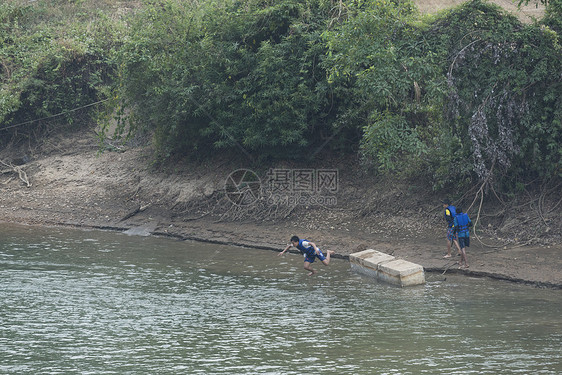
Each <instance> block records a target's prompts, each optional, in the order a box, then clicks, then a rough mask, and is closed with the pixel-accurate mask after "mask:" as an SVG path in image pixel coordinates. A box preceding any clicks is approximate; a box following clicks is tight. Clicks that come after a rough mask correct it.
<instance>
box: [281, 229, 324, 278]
mask: <svg viewBox="0 0 562 375" xmlns="http://www.w3.org/2000/svg"><path fill="white" fill-rule="evenodd" d="M292 246H294V247H296V248H297V249H299V251H300V252H301V254H303V255H304V269H305V270H307V271H309V274H308V276H312V275H314V274H315V273H316V270H314V269H313V268H312V263H314V259H315V258H318V259H320V261H321V262H322V263H323V264H324V265H325V266H327V265H328V264H330V256H331V255H332V254H334V251H332V250H328V251H327V255H326V256H324V253H322V251H320V249H319V248H318V246H316V244H315V243H314V242H311V241H307V240H301V239H299V237H298V236H293V237H291V243H290V244H289V245H287V247H286V248H285V250H283V251H282V252H280V253H279V254H278V255H279V256H281V255H283V254H284V253H285V252H286V251H287V250H289V249H290V248H291V247H292Z"/></svg>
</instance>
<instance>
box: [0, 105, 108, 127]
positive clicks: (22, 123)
mask: <svg viewBox="0 0 562 375" xmlns="http://www.w3.org/2000/svg"><path fill="white" fill-rule="evenodd" d="M108 100H109V99H103V100H100V101H97V102H95V103H90V104H86V105H83V106H81V107H77V108H73V109H69V110H68V111H64V112H60V113H57V114H54V115H51V116H46V117H42V118H38V119H35V120H29V121H25V122H20V123H19V124H14V125H10V126H5V127H3V128H0V131H1V130H8V129H13V128H18V127H20V126H24V125H29V124H33V123H34V122H38V121H43V120H50V119H52V118H55V117H59V116H63V115H66V114H68V113H72V112H76V111H79V110H81V109H84V108H88V107H93V106H95V105H98V104H100V103H104V102H107V101H108Z"/></svg>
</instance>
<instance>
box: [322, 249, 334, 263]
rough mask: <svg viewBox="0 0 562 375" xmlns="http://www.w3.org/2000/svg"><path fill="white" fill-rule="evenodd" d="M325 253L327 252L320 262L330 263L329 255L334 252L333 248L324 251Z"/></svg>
mask: <svg viewBox="0 0 562 375" xmlns="http://www.w3.org/2000/svg"><path fill="white" fill-rule="evenodd" d="M326 253H328V254H327V255H326V258H325V259H322V263H324V265H325V266H327V265H328V264H330V257H331V256H332V254H334V253H335V251H334V250H328V251H326Z"/></svg>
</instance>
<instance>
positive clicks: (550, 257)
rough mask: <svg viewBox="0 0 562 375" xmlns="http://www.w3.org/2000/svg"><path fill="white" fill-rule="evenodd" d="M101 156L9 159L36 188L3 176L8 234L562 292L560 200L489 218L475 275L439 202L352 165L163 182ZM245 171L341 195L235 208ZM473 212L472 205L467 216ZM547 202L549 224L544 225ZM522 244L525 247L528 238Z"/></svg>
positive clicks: (51, 152)
mask: <svg viewBox="0 0 562 375" xmlns="http://www.w3.org/2000/svg"><path fill="white" fill-rule="evenodd" d="M98 151H99V149H98V143H97V140H96V138H95V136H93V135H92V134H90V135H88V134H86V135H84V134H82V135H78V134H76V135H73V136H69V135H64V136H62V135H59V136H54V137H51V138H49V139H47V140H45V141H44V142H42V143H41V144H40V145H38V146H34V147H33V148H31V147H21V146H20V147H17V148H16V147H9V148H5V149H4V150H2V151H0V160H3V161H5V162H9V163H10V164H11V165H14V164H13V162H14V161H15V160H16V159H18V160H19V159H25V160H24V161H25V164H23V165H22V168H23V170H24V171H25V172H26V174H27V176H28V179H29V182H30V183H31V187H26V185H25V184H24V183H23V182H22V181H21V179H20V178H19V176H18V175H17V174H16V173H14V172H13V171H10V170H9V168H7V167H0V169H2V173H1V174H0V191H1V196H0V215H1V216H0V222H1V221H4V222H13V223H24V224H33V225H66V226H74V227H79V228H101V229H112V230H133V231H138V232H139V233H140V234H146V233H151V234H156V235H167V236H174V237H177V238H180V239H195V240H201V241H211V242H217V243H227V244H236V245H243V246H251V247H257V248H263V249H267V250H276V251H280V250H282V249H283V247H284V246H285V245H286V244H287V242H288V240H289V238H290V236H291V235H293V234H296V235H299V236H301V237H306V238H308V239H310V240H313V241H315V242H317V243H318V244H320V246H321V247H322V248H325V249H331V250H335V251H336V256H338V257H342V258H345V257H347V255H349V254H350V253H352V252H355V251H358V250H362V249H366V248H375V249H377V250H380V251H384V252H387V253H391V254H393V255H394V256H396V257H400V258H404V259H408V260H410V261H413V262H415V263H419V264H422V265H423V266H424V267H425V269H426V270H427V271H429V273H428V275H427V277H428V279H430V280H431V279H432V278H433V279H443V278H444V277H445V276H446V274H447V273H452V272H458V273H463V274H466V275H472V276H489V277H494V278H499V279H504V280H510V281H515V282H522V283H529V284H533V285H535V286H541V287H552V288H559V289H562V260H561V257H560V255H561V254H562V252H561V250H562V247H561V246H560V225H561V223H560V215H559V214H557V212H559V210H554V211H556V212H552V211H548V210H541V209H540V207H541V205H543V207H552V206H554V205H555V204H556V202H558V203H559V200H560V194H559V193H556V192H554V193H552V192H550V195H541V196H539V197H537V198H536V199H530V200H529V202H530V203H529V207H526V206H525V207H523V208H522V209H521V210H520V211H519V214H518V215H514V216H510V213H509V212H505V213H503V214H502V213H500V214H497V213H491V214H488V215H487V216H486V215H482V219H481V220H482V224H483V225H482V226H481V227H482V228H483V229H482V232H481V233H479V239H480V241H479V240H478V239H477V238H475V237H474V236H472V239H471V247H470V248H469V249H468V257H469V262H470V268H469V269H468V270H458V269H457V267H456V266H455V261H449V260H447V259H443V258H442V256H443V254H444V251H445V240H444V229H443V218H442V212H441V210H442V209H441V206H440V204H439V197H437V196H435V195H434V194H432V193H431V192H427V191H423V190H422V189H421V188H419V187H417V186H415V185H414V184H410V185H408V186H399V185H394V184H391V183H384V182H381V181H377V180H376V178H373V177H368V176H366V175H365V174H364V173H363V172H361V170H360V169H359V168H354V167H352V165H353V161H352V160H351V161H350V160H344V161H342V160H328V159H326V160H323V161H321V162H318V164H315V165H293V164H282V165H279V164H278V165H275V166H272V167H268V166H264V165H263V164H262V165H261V166H259V167H256V166H254V165H253V164H251V162H250V161H248V160H247V159H244V158H240V160H233V159H232V158H229V157H224V159H221V158H220V157H218V158H217V160H214V161H213V162H203V163H197V162H184V163H178V164H176V165H173V166H168V167H164V168H163V169H160V170H157V169H154V168H152V167H151V166H150V164H151V163H150V152H149V150H147V149H145V148H142V147H140V148H128V149H124V150H121V151H120V152H115V151H113V152H109V151H108V152H105V153H103V154H99V152H98ZM238 168H247V169H249V170H252V171H254V172H255V174H256V175H257V176H259V177H260V178H262V179H264V176H266V175H268V173H269V174H270V175H271V169H274V170H276V171H281V172H286V171H292V170H296V169H299V170H309V171H310V170H313V171H318V170H329V171H337V173H338V180H337V181H338V184H337V191H335V190H334V191H332V192H331V193H330V194H331V195H330V198H332V200H330V201H328V202H321V203H324V204H323V205H320V204H318V202H311V201H310V199H309V200H306V201H300V202H282V201H276V202H274V203H272V201H270V202H261V205H257V207H255V206H248V207H246V206H240V205H235V204H233V202H232V197H231V196H229V195H228V191H227V192H226V193H225V184H227V179H228V176H229V175H231V173H232V172H233V171H235V170H236V169H238ZM260 183H262V184H264V183H265V180H264V181H260ZM308 198H310V196H309V197H308ZM471 201H472V197H467V198H465V202H466V203H463V204H466V205H468V204H470V202H471ZM537 201H539V202H538V205H539V211H538V212H539V214H538V215H534V214H533V212H532V211H533V202H535V203H536V202H537ZM475 210H476V208H473V209H472V211H471V212H469V214H471V215H472V214H475ZM527 211H528V212H527ZM473 220H474V218H473ZM519 228H523V229H525V230H524V231H521V230H518V229H519ZM518 233H524V235H523V237H524V238H522V239H519V238H517V236H518ZM492 245H493V246H494V247H492ZM495 246H499V247H495ZM275 255H276V254H275V253H274V252H265V253H264V256H271V257H272V260H271V261H272V262H275V261H277V259H276V258H275V257H274V256H275ZM455 260H456V259H455ZM295 262H301V260H300V258H296V257H295ZM321 272H325V271H324V270H321ZM443 273H445V276H443ZM303 274H304V272H303Z"/></svg>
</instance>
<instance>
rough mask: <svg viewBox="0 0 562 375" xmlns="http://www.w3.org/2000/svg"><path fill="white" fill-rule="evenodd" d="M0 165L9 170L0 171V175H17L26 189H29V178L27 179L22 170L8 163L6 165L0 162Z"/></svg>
mask: <svg viewBox="0 0 562 375" xmlns="http://www.w3.org/2000/svg"><path fill="white" fill-rule="evenodd" d="M0 164H2V165H3V166H5V167H8V168H10V169H5V170H0V173H2V174H4V173H12V172H14V173H17V175H18V177H19V179H20V180H21V181H22V182H23V183H24V184H26V185H27V187H31V183H30V182H29V178H28V177H27V173H25V171H24V170H23V168H21V167H19V166H17V165H12V164H10V163H6V162H4V161H2V160H0Z"/></svg>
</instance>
